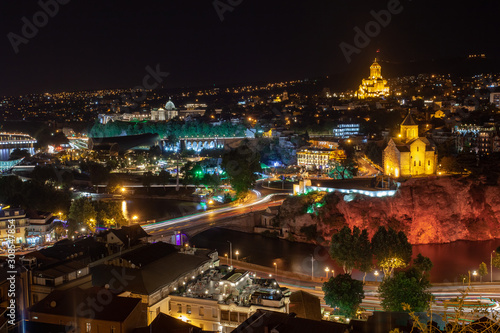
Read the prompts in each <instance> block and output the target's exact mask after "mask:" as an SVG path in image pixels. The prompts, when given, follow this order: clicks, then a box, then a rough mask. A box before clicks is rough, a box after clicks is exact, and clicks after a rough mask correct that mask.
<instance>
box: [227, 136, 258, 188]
mask: <svg viewBox="0 0 500 333" xmlns="http://www.w3.org/2000/svg"><path fill="white" fill-rule="evenodd" d="M222 167H223V168H224V170H225V171H226V173H227V175H228V177H229V180H230V182H231V186H232V187H233V190H235V191H236V195H237V196H238V197H242V196H243V195H244V194H245V193H246V192H248V190H250V189H251V188H253V187H254V185H255V182H256V181H257V179H258V175H257V172H260V171H261V165H260V154H259V153H258V152H256V151H254V150H253V149H252V148H251V147H250V146H249V143H248V142H242V143H241V144H240V146H239V147H238V148H236V149H231V150H230V151H228V152H226V153H225V154H224V155H222Z"/></svg>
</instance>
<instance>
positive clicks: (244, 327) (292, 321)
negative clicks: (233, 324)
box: [233, 310, 350, 333]
mask: <svg viewBox="0 0 500 333" xmlns="http://www.w3.org/2000/svg"><path fill="white" fill-rule="evenodd" d="M233 332H235V333H268V332H271V333H274V332H276V333H278V332H286V333H303V332H329V333H345V332H350V330H349V325H348V324H342V323H337V322H331V321H325V320H322V321H319V320H312V319H305V318H299V317H297V316H296V314H295V313H290V314H286V313H280V312H276V311H269V310H257V311H256V312H255V313H254V314H253V315H252V316H251V317H250V318H248V320H247V321H245V322H243V323H242V324H240V325H239V326H238V328H237V329H235V330H234V331H233Z"/></svg>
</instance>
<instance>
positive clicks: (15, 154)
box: [9, 148, 31, 161]
mask: <svg viewBox="0 0 500 333" xmlns="http://www.w3.org/2000/svg"><path fill="white" fill-rule="evenodd" d="M30 156H31V155H30V152H29V151H28V150H26V149H19V148H16V149H14V150H13V151H12V153H10V156H9V160H11V161H13V160H19V159H21V158H25V157H30Z"/></svg>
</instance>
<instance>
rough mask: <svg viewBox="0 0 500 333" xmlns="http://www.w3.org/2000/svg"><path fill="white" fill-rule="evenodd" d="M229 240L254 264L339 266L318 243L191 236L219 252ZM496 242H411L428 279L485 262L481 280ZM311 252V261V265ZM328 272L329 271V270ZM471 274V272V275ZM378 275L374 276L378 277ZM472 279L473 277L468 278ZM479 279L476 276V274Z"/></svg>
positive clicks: (452, 278)
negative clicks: (426, 263) (426, 262)
mask: <svg viewBox="0 0 500 333" xmlns="http://www.w3.org/2000/svg"><path fill="white" fill-rule="evenodd" d="M228 241H231V242H232V244H233V258H234V259H236V256H235V255H234V252H236V251H238V252H239V253H240V255H239V259H240V260H245V261H248V262H251V263H254V264H258V265H263V266H268V267H273V262H276V263H277V264H278V270H280V269H286V270H289V271H292V272H296V273H302V274H308V275H310V274H311V266H313V268H314V276H326V272H325V268H326V267H328V268H329V269H330V270H331V269H332V268H333V269H334V270H335V274H338V273H341V272H342V269H341V268H340V267H339V266H338V265H336V264H335V263H334V261H333V260H332V259H331V258H330V256H329V255H328V252H327V250H326V249H325V248H324V247H322V246H316V245H312V244H305V243H293V242H289V241H286V240H281V239H274V238H266V237H264V236H261V235H256V234H247V233H243V232H238V231H232V230H227V229H221V228H214V229H210V230H207V231H205V232H203V233H201V234H199V235H196V236H195V237H193V238H192V239H191V243H192V244H194V245H196V247H203V248H212V249H217V250H218V251H219V255H222V256H223V255H224V254H225V253H229V243H228ZM499 245H500V240H488V241H478V242H472V241H457V242H453V243H448V244H430V245H415V246H413V255H414V257H415V256H416V255H417V254H418V253H421V254H422V255H424V256H426V257H429V258H430V259H431V261H432V262H433V264H434V267H433V269H432V271H431V277H430V279H431V282H435V283H436V282H437V283H439V282H457V281H459V279H458V276H459V275H460V274H468V271H469V270H470V271H471V274H472V272H473V271H474V270H478V267H479V264H480V263H481V262H485V263H486V264H487V266H488V275H487V276H485V277H484V278H483V281H488V282H489V280H490V275H489V270H490V253H491V252H492V251H493V250H494V249H496V248H497V247H498V246H499ZM311 255H314V261H313V263H312V265H311ZM330 274H331V272H330ZM363 274H364V273H361V272H357V271H354V272H353V277H354V278H357V279H362V278H363ZM471 276H472V275H471ZM380 278H381V276H379V277H378V279H380ZM366 279H367V280H372V281H374V280H375V276H374V275H373V273H371V274H368V275H367V277H366ZM493 279H494V280H500V269H495V268H494V269H493ZM472 281H474V280H473V279H472ZM477 281H479V276H478V277H477Z"/></svg>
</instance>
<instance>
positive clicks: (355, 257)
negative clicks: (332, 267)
mask: <svg viewBox="0 0 500 333" xmlns="http://www.w3.org/2000/svg"><path fill="white" fill-rule="evenodd" d="M330 256H331V257H332V259H334V260H335V261H337V262H338V263H339V265H341V266H342V268H343V269H344V272H345V273H347V274H351V273H352V270H353V269H354V268H357V269H359V270H361V271H364V272H367V271H368V270H369V269H370V266H371V262H372V252H371V248H370V240H369V238H368V232H367V230H366V229H363V231H361V230H360V229H359V228H358V227H354V228H353V230H352V231H351V229H350V228H349V227H347V226H346V227H344V228H342V229H341V230H340V231H339V232H338V233H335V234H334V235H333V236H332V242H331V244H330Z"/></svg>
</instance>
